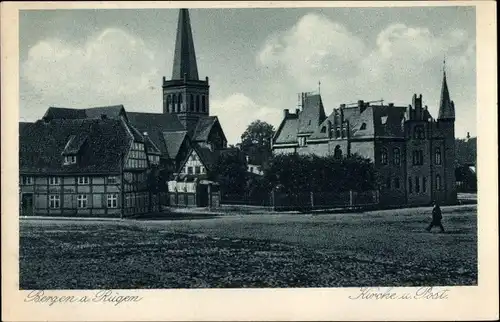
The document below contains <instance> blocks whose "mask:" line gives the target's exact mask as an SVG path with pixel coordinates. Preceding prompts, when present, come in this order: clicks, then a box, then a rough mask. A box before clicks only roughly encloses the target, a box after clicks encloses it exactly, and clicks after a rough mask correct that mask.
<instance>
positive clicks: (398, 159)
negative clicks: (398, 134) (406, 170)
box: [392, 148, 401, 165]
mask: <svg viewBox="0 0 500 322" xmlns="http://www.w3.org/2000/svg"><path fill="white" fill-rule="evenodd" d="M392 152H393V153H394V164H395V165H400V164H401V151H400V150H399V148H394V150H393V151H392Z"/></svg>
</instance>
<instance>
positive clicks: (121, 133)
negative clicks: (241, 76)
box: [19, 9, 227, 216]
mask: <svg viewBox="0 0 500 322" xmlns="http://www.w3.org/2000/svg"><path fill="white" fill-rule="evenodd" d="M162 90H163V93H162V101H163V103H162V105H163V111H162V112H159V113H143V112H126V111H125V108H124V107H123V106H121V105H119V106H107V107H94V108H87V109H72V108H61V107H49V109H48V110H47V111H46V113H45V115H44V116H43V117H42V118H41V119H40V120H38V121H36V122H34V123H24V122H21V123H20V124H19V141H20V155H19V158H20V164H19V165H20V210H21V214H25V215H33V214H35V215H36V214H39V215H68V216H131V215H137V214H141V213H145V212H148V211H152V209H153V210H154V209H158V207H159V206H158V204H159V203H160V201H159V199H160V198H161V194H158V193H155V192H157V191H156V190H158V186H162V187H164V190H165V191H163V192H166V190H167V187H168V183H167V182H168V181H169V180H176V179H178V174H179V173H181V172H182V169H186V166H185V165H184V163H185V162H186V160H188V159H189V157H191V154H193V151H203V152H202V153H203V155H202V156H201V157H202V158H203V159H204V161H203V162H204V163H207V164H209V163H211V162H212V161H213V160H215V159H216V156H217V155H219V154H220V151H222V150H224V149H226V148H227V139H226V137H225V135H224V131H223V130H222V126H221V124H220V123H219V120H218V118H217V116H211V115H210V104H209V84H208V77H207V78H206V79H205V80H200V79H199V77H198V68H197V63H196V55H195V49H194V42H193V37H192V33H191V25H190V18H189V12H188V10H187V9H180V11H179V19H178V26H177V38H176V42H175V52H174V60H173V68H172V78H171V79H170V80H167V79H166V78H165V77H163V81H162ZM160 110H161V109H160ZM194 153H195V154H196V153H197V152H194ZM193 157H194V156H193ZM187 169H188V170H186V171H189V167H187ZM197 169H198V168H197V167H196V165H194V166H193V171H194V173H193V175H191V176H188V177H189V180H194V179H196V177H203V176H204V175H205V173H202V172H200V173H197ZM200 169H201V168H200ZM203 170H205V168H204V169H203ZM160 174H161V175H160ZM153 177H155V178H153ZM160 177H161V178H160ZM159 178H160V179H159ZM158 180H160V181H162V182H161V183H160V184H159V183H158ZM185 180H186V178H183V182H185ZM163 183H164V185H163ZM152 192H153V193H152Z"/></svg>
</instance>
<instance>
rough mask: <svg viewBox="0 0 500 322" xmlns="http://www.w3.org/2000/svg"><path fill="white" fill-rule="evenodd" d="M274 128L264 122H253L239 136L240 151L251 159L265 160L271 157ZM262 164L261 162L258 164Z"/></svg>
mask: <svg viewBox="0 0 500 322" xmlns="http://www.w3.org/2000/svg"><path fill="white" fill-rule="evenodd" d="M273 135H274V127H273V126H272V125H271V124H269V123H267V122H264V121H261V120H256V121H253V122H252V123H251V124H250V125H249V126H248V127H247V129H246V130H245V132H243V134H242V135H241V145H240V148H241V151H243V152H244V153H245V154H246V155H249V156H250V157H251V158H256V159H258V160H263V161H264V160H266V159H267V158H269V157H270V156H271V154H272V153H271V140H272V138H273ZM259 163H262V162H259Z"/></svg>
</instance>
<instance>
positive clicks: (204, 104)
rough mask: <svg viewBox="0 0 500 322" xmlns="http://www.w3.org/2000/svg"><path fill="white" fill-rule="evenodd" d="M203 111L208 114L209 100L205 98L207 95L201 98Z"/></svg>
mask: <svg viewBox="0 0 500 322" xmlns="http://www.w3.org/2000/svg"><path fill="white" fill-rule="evenodd" d="M201 111H202V112H206V111H207V100H206V98H205V95H203V96H202V97H201Z"/></svg>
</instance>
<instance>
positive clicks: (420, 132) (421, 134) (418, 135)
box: [413, 125, 425, 139]
mask: <svg viewBox="0 0 500 322" xmlns="http://www.w3.org/2000/svg"><path fill="white" fill-rule="evenodd" d="M413 136H414V138H415V139H425V131H424V127H423V126H422V125H417V126H415V128H414V129H413Z"/></svg>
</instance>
